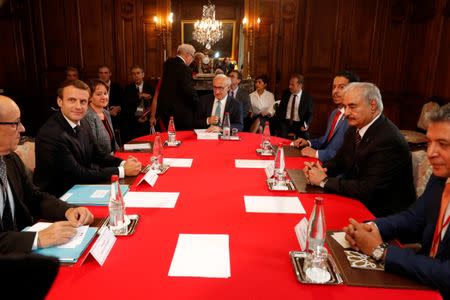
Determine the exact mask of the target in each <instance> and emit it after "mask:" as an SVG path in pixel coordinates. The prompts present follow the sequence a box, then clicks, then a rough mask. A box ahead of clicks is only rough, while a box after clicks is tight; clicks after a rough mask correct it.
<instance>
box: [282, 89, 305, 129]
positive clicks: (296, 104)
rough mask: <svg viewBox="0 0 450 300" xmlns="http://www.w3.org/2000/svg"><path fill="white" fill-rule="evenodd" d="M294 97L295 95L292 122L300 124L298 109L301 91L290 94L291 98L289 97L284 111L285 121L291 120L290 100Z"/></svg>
mask: <svg viewBox="0 0 450 300" xmlns="http://www.w3.org/2000/svg"><path fill="white" fill-rule="evenodd" d="M294 95H297V97H296V98H295V111H294V121H296V122H300V117H299V116H298V108H299V107H300V98H301V97H302V91H301V90H300V92H298V94H292V95H291V97H289V102H288V106H287V110H286V119H291V106H292V99H293V98H294Z"/></svg>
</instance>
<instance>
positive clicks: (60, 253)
mask: <svg viewBox="0 0 450 300" xmlns="http://www.w3.org/2000/svg"><path fill="white" fill-rule="evenodd" d="M49 225H51V223H50V224H48V223H47V224H46V223H44V222H40V223H37V224H35V225H33V226H32V227H26V228H25V229H24V230H23V231H40V230H43V229H45V228H46V227H48V226H49ZM83 231H84V232H83ZM81 232H83V234H82V236H81V237H80V233H81ZM96 232H97V228H94V227H89V228H87V229H86V228H84V229H79V230H78V231H77V235H76V236H75V239H72V240H71V241H69V243H71V244H69V245H70V246H68V245H67V244H65V245H59V246H54V247H49V248H42V249H36V250H33V253H36V254H41V255H45V256H54V257H57V258H58V259H59V261H60V262H62V263H76V262H77V261H78V259H79V258H80V256H81V254H83V252H84V250H85V249H86V248H87V247H88V246H89V244H90V243H91V241H92V239H93V238H94V237H95V234H96ZM80 239H81V240H80Z"/></svg>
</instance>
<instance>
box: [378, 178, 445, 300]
mask: <svg viewBox="0 0 450 300" xmlns="http://www.w3.org/2000/svg"><path fill="white" fill-rule="evenodd" d="M446 181H447V178H439V177H435V176H431V177H430V180H429V181H428V184H427V187H426V189H425V192H424V193H423V194H422V196H421V197H420V198H419V199H418V200H417V202H416V203H415V204H414V206H412V207H411V208H410V209H409V210H407V211H403V212H401V213H398V214H396V215H392V216H389V217H386V218H381V219H377V220H375V223H376V224H377V226H378V229H379V231H380V233H381V236H382V237H383V240H386V241H387V240H390V239H394V238H397V239H400V240H401V241H402V242H407V243H416V242H418V243H421V244H422V248H421V249H420V251H419V252H418V253H415V252H414V251H413V249H410V248H400V247H397V246H389V247H388V249H387V252H386V260H385V270H386V271H388V272H394V273H398V274H403V275H406V276H409V277H412V278H415V279H416V280H418V281H420V282H421V283H423V284H426V285H429V286H432V287H434V288H437V289H439V290H440V291H441V293H442V294H443V296H444V299H450V280H449V278H450V230H447V232H446V233H445V235H444V239H443V240H442V241H441V242H440V244H439V248H438V252H437V254H436V257H435V258H434V259H433V258H431V257H429V253H430V249H431V244H432V240H433V235H434V230H435V227H436V221H437V219H438V215H439V210H440V206H441V198H442V193H443V191H444V187H445V183H446Z"/></svg>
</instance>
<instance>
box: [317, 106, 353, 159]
mask: <svg viewBox="0 0 450 300" xmlns="http://www.w3.org/2000/svg"><path fill="white" fill-rule="evenodd" d="M338 111H339V110H338V109H337V108H336V109H334V110H333V111H332V112H331V114H330V117H329V118H328V125H327V130H326V131H325V134H324V135H323V136H321V137H318V138H315V139H311V140H309V141H310V142H311V147H312V148H314V149H316V150H317V151H318V152H319V159H320V160H321V161H322V162H326V161H329V160H330V159H332V158H333V157H334V156H335V155H336V152H337V151H338V150H339V148H341V146H342V143H343V142H344V135H345V132H346V131H347V129H348V122H347V120H346V119H345V118H342V117H341V120H340V121H339V123H337V126H336V128H335V129H334V131H333V135H332V136H331V138H330V140H328V135H329V134H330V130H331V125H332V123H333V119H334V116H335V115H336V113H337V112H338Z"/></svg>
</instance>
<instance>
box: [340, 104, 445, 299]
mask: <svg viewBox="0 0 450 300" xmlns="http://www.w3.org/2000/svg"><path fill="white" fill-rule="evenodd" d="M427 137H428V140H429V142H428V150H427V155H428V159H429V161H430V164H431V166H432V167H433V176H432V177H431V178H430V180H429V181H428V185H427V187H426V190H425V192H424V193H423V195H422V196H421V197H420V198H419V199H418V200H417V202H416V203H415V205H414V206H413V207H411V208H410V209H408V210H406V211H403V212H401V213H398V214H395V215H392V216H389V217H385V218H380V219H376V220H375V221H373V223H365V224H363V223H358V222H357V221H355V220H354V219H350V224H349V225H348V226H347V227H345V228H344V230H345V231H346V233H347V235H346V239H347V240H348V241H349V242H350V244H351V245H352V246H353V247H354V248H358V249H359V250H361V251H362V252H363V253H365V254H367V255H371V256H372V257H374V258H375V259H377V260H381V261H384V263H385V271H387V272H395V273H398V274H402V275H405V276H409V277H412V278H415V279H416V280H418V281H420V282H421V283H423V284H426V285H429V286H431V287H434V288H437V289H439V290H440V292H441V294H442V295H443V296H444V299H450V231H449V230H447V229H448V223H449V222H450V205H448V202H450V104H447V105H445V106H443V107H441V109H440V110H439V111H437V112H434V113H432V114H431V115H430V125H429V127H428V132H427ZM395 238H397V239H399V240H400V241H401V242H406V243H420V244H421V246H422V247H421V249H420V250H419V251H418V252H415V251H414V250H413V249H411V248H400V247H398V246H394V245H387V244H385V243H383V240H384V241H389V240H391V239H395Z"/></svg>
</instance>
